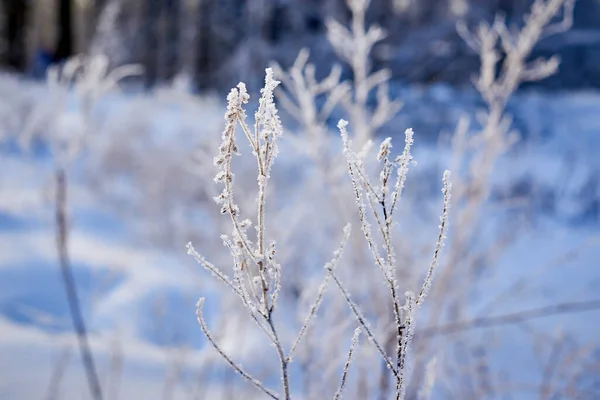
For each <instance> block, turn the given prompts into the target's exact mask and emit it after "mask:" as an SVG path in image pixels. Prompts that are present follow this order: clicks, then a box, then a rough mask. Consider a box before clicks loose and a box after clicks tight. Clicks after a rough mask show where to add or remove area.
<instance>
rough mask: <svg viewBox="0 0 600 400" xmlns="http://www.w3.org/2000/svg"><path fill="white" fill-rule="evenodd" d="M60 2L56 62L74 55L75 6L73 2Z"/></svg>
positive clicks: (69, 0)
mask: <svg viewBox="0 0 600 400" xmlns="http://www.w3.org/2000/svg"><path fill="white" fill-rule="evenodd" d="M57 1H58V4H57V5H58V14H57V16H58V20H57V23H58V26H57V28H58V29H57V31H58V43H57V44H56V50H55V51H54V62H60V61H63V60H65V59H67V58H69V57H70V56H72V55H73V18H72V13H73V4H72V0H57Z"/></svg>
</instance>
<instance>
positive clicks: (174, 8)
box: [163, 0, 181, 80]
mask: <svg viewBox="0 0 600 400" xmlns="http://www.w3.org/2000/svg"><path fill="white" fill-rule="evenodd" d="M180 7H181V3H180V1H179V0H167V9H166V19H167V26H166V32H165V38H166V40H165V41H166V45H167V46H166V54H165V59H164V61H163V62H164V63H165V78H166V79H169V80H170V79H173V77H174V76H175V75H176V74H177V73H178V72H179V70H180V68H181V63H180V61H181V60H180V59H179V51H178V49H179V42H180V36H179V35H180V32H181V30H180V27H179V24H180V20H179V15H180V11H179V9H180Z"/></svg>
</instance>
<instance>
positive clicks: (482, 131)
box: [416, 0, 575, 381]
mask: <svg viewBox="0 0 600 400" xmlns="http://www.w3.org/2000/svg"><path fill="white" fill-rule="evenodd" d="M574 2H575V1H574V0H536V1H535V2H533V4H532V6H531V11H530V13H529V14H528V15H527V16H526V17H525V19H524V21H523V23H522V26H507V25H506V22H505V20H504V18H502V17H500V16H497V17H496V18H495V20H494V21H493V23H492V24H489V23H486V22H482V23H480V24H479V26H478V27H477V29H476V30H475V32H474V33H472V32H470V31H469V30H468V29H467V27H466V25H465V24H464V23H462V22H461V23H459V24H458V25H457V30H458V32H459V34H460V35H461V36H462V38H463V39H464V40H465V42H466V43H467V45H468V46H469V47H470V48H471V49H472V50H473V51H475V52H476V53H477V54H478V55H479V59H480V70H479V74H478V76H476V77H474V79H473V81H474V85H475V88H476V89H477V91H478V92H479V93H480V95H481V97H482V99H483V101H484V103H485V108H484V109H483V110H480V111H479V112H478V114H477V122H478V125H479V126H476V124H471V123H470V122H469V120H468V119H467V118H466V117H463V118H462V119H461V120H460V122H459V124H458V125H457V128H456V131H455V133H454V135H453V137H452V140H451V146H452V159H451V162H450V165H451V169H452V170H453V171H455V173H454V178H453V185H454V193H453V196H454V204H456V207H455V209H454V211H453V218H454V221H455V226H456V227H457V228H456V230H455V234H454V235H453V236H452V238H451V240H450V242H449V246H448V247H449V249H448V253H449V256H448V265H449V266H450V267H449V268H447V269H445V270H444V271H443V273H442V276H441V278H440V285H438V286H436V289H435V290H434V291H433V293H432V302H434V303H435V304H436V305H437V304H439V305H443V306H440V307H435V308H434V309H432V312H431V313H430V315H429V321H428V324H429V326H437V325H440V324H442V323H443V321H444V317H445V312H446V311H447V310H454V313H455V315H454V318H455V319H456V318H458V319H461V318H463V319H464V318H466V316H463V315H462V313H463V312H464V310H465V307H464V304H465V297H466V296H467V294H468V293H470V292H468V291H456V290H455V291H452V290H450V288H452V287H468V288H473V289H474V288H476V284H475V282H474V281H473V279H476V276H477V275H478V274H477V273H476V269H477V268H478V266H481V265H491V261H492V260H493V259H494V257H498V256H499V255H500V254H501V253H502V250H503V249H504V248H505V247H506V244H507V242H508V241H509V240H510V238H503V237H501V236H500V235H498V234H494V235H495V237H493V238H492V239H490V238H489V237H487V238H486V239H487V240H488V242H487V243H485V240H486V239H482V236H483V235H482V234H481V233H482V232H483V231H486V230H487V231H489V230H490V229H492V228H491V227H490V225H491V224H490V223H489V222H490V221H489V218H488V217H487V216H485V215H487V214H486V206H487V201H488V199H489V197H490V194H491V191H492V173H493V171H494V166H495V164H496V162H497V161H498V160H499V159H500V157H502V156H503V155H504V154H506V153H507V151H509V150H510V149H511V148H512V146H513V145H514V144H515V143H516V141H517V138H518V137H517V134H516V133H515V132H514V131H513V130H512V126H511V125H512V120H511V117H510V115H508V114H507V112H506V106H507V103H508V100H509V98H510V97H511V96H512V95H513V94H514V93H515V91H516V90H517V88H518V87H519V85H521V84H522V83H524V82H529V81H537V80H540V79H544V78H546V77H548V76H551V75H552V74H554V73H555V72H556V71H557V69H558V65H559V59H558V57H556V56H553V57H550V58H548V59H544V58H539V59H536V60H534V61H530V60H529V58H530V55H531V52H532V50H533V48H534V46H535V45H536V43H537V42H539V41H540V40H541V39H543V38H545V37H548V36H550V35H554V34H557V33H560V32H563V31H565V30H568V29H569V28H570V26H571V24H572V13H573V6H574ZM560 14H562V16H561V17H562V19H561V21H560V22H553V20H554V18H555V17H556V16H557V15H560ZM486 225H487V226H486ZM488 236H489V235H488ZM510 236H511V237H514V236H515V235H514V232H511V233H510ZM489 304H497V302H496V301H494V300H492V301H491V303H489ZM485 309H486V312H489V311H491V309H489V308H487V307H486V308H485ZM459 313H460V314H459ZM420 346H421V349H420V350H424V346H426V344H425V343H421V345H420ZM417 353H418V354H421V355H422V358H421V359H420V360H418V361H417V364H419V367H418V368H416V370H417V371H418V375H420V376H419V377H417V379H416V380H417V381H424V380H425V378H424V377H423V375H424V374H425V368H424V365H425V363H426V362H427V355H426V352H424V351H418V352H417Z"/></svg>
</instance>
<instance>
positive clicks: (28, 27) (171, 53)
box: [0, 0, 600, 89]
mask: <svg viewBox="0 0 600 400" xmlns="http://www.w3.org/2000/svg"><path fill="white" fill-rule="evenodd" d="M371 3H372V5H371V7H370V11H369V16H368V19H369V21H370V22H371V23H378V24H379V25H381V26H383V27H384V28H385V29H386V30H387V31H388V33H389V36H388V38H387V39H386V40H385V41H384V42H383V43H382V44H381V45H380V46H379V47H378V48H377V49H376V51H375V54H373V59H374V60H375V62H376V63H378V66H386V67H389V68H391V70H392V72H393V75H394V78H395V79H397V80H400V81H405V82H419V83H430V82H437V81H444V82H448V83H450V84H455V85H462V84H468V83H469V82H470V78H471V76H472V74H473V73H474V71H475V69H476V68H477V59H476V57H475V56H474V55H473V54H472V53H471V52H470V50H469V49H468V48H467V47H466V46H465V45H464V44H463V43H462V40H461V39H460V38H459V37H458V35H457V34H456V29H455V24H456V22H457V21H458V20H460V19H464V20H466V21H467V23H468V24H469V25H471V26H473V25H475V24H476V23H478V22H479V21H482V20H487V21H490V20H491V19H492V18H493V16H494V15H495V14H496V13H498V12H501V13H503V14H504V15H505V16H506V17H507V19H509V20H510V21H513V22H515V23H519V21H521V20H522V17H523V15H524V13H525V11H526V10H527V9H528V7H529V4H530V1H527V0H372V2H371ZM349 16H350V13H349V11H348V9H347V7H346V5H345V1H344V0H29V1H27V0H19V1H17V0H0V65H1V66H2V67H3V68H5V69H6V68H8V69H12V70H16V71H20V72H24V73H27V74H29V75H30V76H34V77H41V76H43V72H44V70H45V68H46V67H47V66H48V65H49V64H51V63H55V62H60V61H61V60H64V59H65V58H66V57H69V56H70V55H73V54H77V53H82V52H91V53H98V52H102V53H104V54H106V55H108V56H109V58H110V60H111V61H112V62H113V63H114V64H115V65H118V64H124V63H138V64H142V65H143V66H144V68H145V71H146V73H145V75H144V84H145V85H146V86H153V85H154V84H156V83H160V82H166V81H170V80H172V79H173V78H174V77H175V76H177V75H178V74H181V73H185V75H186V76H187V77H189V78H190V79H191V81H192V82H193V83H194V84H195V86H196V87H198V88H200V89H205V88H222V87H228V86H231V84H234V83H236V82H237V81H239V80H245V81H247V82H250V83H251V84H252V83H253V84H254V85H255V87H259V86H260V79H261V77H262V76H263V74H262V71H263V69H264V68H265V66H267V64H268V62H269V61H270V60H277V61H278V62H280V63H281V64H283V65H284V66H285V65H289V64H290V63H292V62H293V60H294V58H295V56H296V54H297V52H298V50H299V49H300V48H302V47H308V48H310V49H311V59H312V60H313V62H314V63H315V64H316V65H317V72H318V73H326V72H327V71H328V70H329V68H330V65H331V64H332V63H333V62H336V58H335V55H334V54H333V50H332V49H331V47H330V46H329V44H328V43H327V40H326V39H325V32H326V21H327V20H328V19H329V18H334V19H337V20H340V21H342V22H347V21H348V19H349ZM599 21H600V2H599V1H597V0H578V2H577V5H576V8H575V26H574V28H573V29H572V30H571V31H570V32H569V33H567V34H564V35H562V36H559V37H554V38H552V39H548V40H546V41H545V42H542V43H540V46H539V47H538V49H537V50H536V54H535V56H539V55H547V54H554V53H558V54H560V55H561V56H562V59H563V64H562V67H561V72H560V73H559V74H558V75H557V76H555V77H553V78H551V79H550V80H547V81H545V82H542V85H544V86H546V87H551V88H576V87H600V22H599Z"/></svg>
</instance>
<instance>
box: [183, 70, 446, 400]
mask: <svg viewBox="0 0 600 400" xmlns="http://www.w3.org/2000/svg"><path fill="white" fill-rule="evenodd" d="M278 84H279V82H278V81H276V80H275V79H274V78H273V71H272V70H271V69H270V68H269V69H267V70H266V78H265V86H264V88H263V89H262V90H261V97H260V100H259V107H258V110H257V111H256V114H255V122H254V127H253V129H251V128H250V126H249V125H248V124H247V122H246V114H245V110H244V104H246V103H247V102H248V100H249V95H248V93H247V91H246V86H245V85H244V84H243V83H240V84H238V86H237V88H235V89H232V90H231V92H230V93H229V95H228V96H227V102H228V106H227V113H226V114H225V120H226V125H225V129H224V131H223V134H222V142H221V145H220V146H219V153H218V155H217V156H216V157H215V159H214V163H215V165H216V166H217V167H218V169H219V172H218V173H217V175H216V176H215V182H217V183H219V184H222V185H223V190H222V192H221V193H220V194H219V195H218V196H217V197H215V201H216V202H217V204H219V205H220V206H221V214H225V215H229V217H230V220H231V224H232V226H233V231H232V233H231V235H222V240H223V243H224V245H225V246H226V247H227V248H228V250H229V252H230V254H231V257H232V259H233V278H230V277H229V276H228V275H227V274H225V273H224V272H223V271H222V269H220V268H217V267H216V266H215V265H213V264H212V263H210V262H209V261H207V260H206V258H204V257H203V256H201V255H200V254H199V253H198V252H196V250H195V249H194V247H193V246H192V244H191V243H189V244H188V253H189V254H190V255H192V256H194V257H195V259H196V260H197V261H198V263H199V264H201V265H202V266H203V267H204V268H205V269H206V270H207V271H209V272H210V273H211V274H212V275H213V276H215V277H216V278H217V279H218V280H220V281H221V282H222V283H224V284H225V285H226V286H227V287H229V289H231V291H232V292H233V293H234V294H235V295H236V296H237V297H238V298H239V300H240V301H241V302H242V304H243V305H244V307H245V309H246V312H247V314H248V315H249V316H250V317H251V318H252V320H253V321H254V323H255V324H256V325H257V326H258V327H259V328H260V330H261V331H262V332H263V333H264V335H265V336H266V338H267V339H268V340H269V341H270V342H271V344H272V345H273V346H274V348H275V351H276V353H277V358H278V360H279V366H280V375H281V382H282V390H283V398H285V399H289V398H290V397H291V390H290V378H289V364H290V363H291V361H292V356H293V354H294V352H295V350H296V349H297V348H298V345H299V344H300V342H301V341H302V339H303V338H304V336H305V335H306V333H307V331H308V328H309V325H310V324H311V322H312V320H313V319H314V318H315V315H316V313H317V310H318V308H319V306H320V304H321V302H322V300H323V296H324V293H325V290H326V288H327V285H328V283H329V281H330V280H333V282H334V283H335V285H336V286H337V287H338V288H339V289H340V291H341V294H342V297H343V298H344V300H345V301H346V302H347V304H348V305H349V307H350V310H351V311H352V313H353V314H354V315H355V317H356V320H357V322H358V324H359V326H360V328H362V330H363V331H364V332H365V333H366V335H367V336H368V338H369V340H370V341H371V342H372V343H373V344H374V345H375V347H376V349H377V351H378V352H379V353H380V355H381V357H382V358H383V360H384V361H385V363H386V364H387V366H388V368H389V370H390V372H391V373H392V374H393V375H394V377H395V379H396V397H395V398H396V399H403V398H404V395H405V392H406V384H405V371H406V355H407V353H408V349H409V345H410V341H411V338H412V335H413V332H414V325H415V324H414V318H415V315H414V312H415V311H416V309H417V308H418V307H419V306H420V305H421V303H422V302H423V300H424V298H425V296H426V295H427V292H428V290H429V287H430V285H431V281H432V277H433V273H434V271H435V268H436V267H437V264H438V262H439V255H440V251H441V249H442V247H443V243H444V240H445V237H446V228H447V223H448V210H449V206H450V187H451V185H450V182H449V172H448V171H446V172H445V173H444V181H443V182H444V185H443V190H442V191H443V194H444V202H443V211H442V217H441V223H440V227H439V234H438V238H437V241H436V244H435V250H434V255H433V258H432V261H431V263H430V266H429V269H428V272H427V274H426V277H425V280H424V282H423V284H422V286H421V289H420V290H419V291H418V293H417V294H416V295H415V294H414V293H413V292H410V291H407V292H406V293H405V298H406V300H405V303H404V305H401V304H400V295H399V287H398V284H397V281H396V275H397V271H396V270H397V261H396V256H395V251H394V247H393V244H392V239H391V236H392V227H393V224H394V213H395V211H396V210H397V208H398V202H399V200H400V197H401V194H402V189H403V188H404V183H405V180H406V174H407V172H408V166H409V164H410V163H411V162H412V161H413V160H412V156H411V154H410V148H411V146H412V143H413V133H412V130H410V129H409V130H407V131H406V144H405V148H404V151H403V153H402V154H401V155H399V156H397V157H395V158H391V156H390V149H391V139H390V138H387V139H386V140H384V141H383V143H382V144H381V146H380V149H379V154H378V155H377V160H378V161H379V162H381V163H382V164H383V165H382V169H381V172H380V174H379V185H377V186H375V185H373V184H372V183H371V182H370V180H369V178H368V173H367V171H366V170H365V168H364V164H363V162H362V160H361V158H360V157H358V156H357V154H356V153H355V152H354V151H353V150H352V143H351V141H350V139H349V138H348V133H347V130H346V126H347V124H348V123H347V122H346V121H343V120H341V121H340V122H339V124H338V126H339V129H340V132H341V136H342V142H343V148H344V155H345V157H346V161H347V168H348V172H349V175H350V179H351V182H352V187H353V192H354V196H355V200H356V203H357V206H358V217H359V220H360V224H361V228H362V232H363V234H364V236H365V239H366V241H367V244H368V247H369V249H370V251H371V254H372V256H373V261H374V263H375V265H376V266H377V267H378V268H379V269H380V270H381V272H382V273H383V277H384V280H385V282H386V285H387V287H388V289H389V292H390V300H391V303H392V309H393V313H394V321H395V325H396V332H397V336H396V353H395V355H394V356H393V357H390V356H389V355H388V354H386V351H385V348H384V346H382V345H381V344H380V343H379V340H378V339H377V337H376V335H375V334H374V332H373V330H372V328H371V327H370V324H369V322H367V320H366V317H365V316H364V315H363V314H362V312H361V311H360V310H359V308H358V305H357V304H356V303H355V302H354V301H352V300H351V299H350V294H349V291H348V289H347V288H346V287H345V286H344V285H343V284H342V282H341V280H340V278H339V277H338V276H337V275H336V273H335V267H336V265H337V263H338V261H339V259H340V257H341V253H342V251H343V249H344V247H345V245H346V243H347V242H348V239H349V236H350V226H349V225H346V227H345V228H344V238H343V240H342V243H341V245H340V247H339V248H338V249H337V250H336V251H335V253H334V256H333V259H332V260H331V261H330V262H328V263H327V264H326V265H325V270H326V275H325V278H324V280H323V283H322V284H321V286H320V288H319V290H318V293H317V296H316V299H315V300H314V302H313V303H312V306H311V307H310V310H309V312H308V316H307V317H306V319H305V320H304V323H303V324H302V327H301V328H300V330H299V333H298V334H297V336H296V339H295V340H294V341H293V343H292V345H291V347H290V350H289V351H288V352H286V351H285V350H284V343H283V341H282V339H281V337H280V335H279V334H278V330H277V329H276V325H275V321H274V318H273V315H274V311H275V309H276V307H277V304H278V301H277V300H278V294H279V292H280V290H281V276H282V266H281V265H280V264H279V262H278V260H277V252H276V244H275V242H274V241H272V242H270V244H269V245H266V243H265V241H266V226H265V212H266V200H265V198H266V193H267V188H268V183H269V179H270V176H271V175H270V171H271V167H272V165H273V162H274V159H275V157H276V156H277V153H278V144H277V142H278V139H279V137H280V136H281V134H282V126H281V123H280V120H279V117H278V115H277V108H276V107H275V104H274V101H273V91H274V90H275V88H276V87H277V85H278ZM238 125H239V126H240V128H241V130H242V132H243V133H244V136H245V137H246V139H247V141H248V143H249V145H250V148H251V149H252V154H253V156H254V158H255V159H256V163H257V170H258V177H257V183H258V190H257V191H258V197H257V201H256V222H255V225H256V238H255V239H254V240H253V239H251V238H250V235H249V234H248V229H249V228H250V227H251V226H252V225H253V224H254V222H253V221H251V220H250V219H243V218H242V215H241V209H240V207H239V206H238V205H237V203H236V199H235V196H234V191H233V186H234V182H235V181H234V174H233V172H232V160H233V157H234V156H236V155H239V147H238V144H237V140H236V135H235V131H236V127H237V126H238ZM394 172H395V173H396V177H395V183H393V185H392V181H394V178H393V174H394ZM390 186H391V190H390ZM365 197H366V198H367V200H368V204H369V208H367V206H366V205H365V202H364V199H365ZM369 211H370V212H371V213H372V217H373V218H374V219H375V220H376V221H377V226H378V232H379V234H380V236H381V240H382V241H383V243H384V250H385V254H384V256H382V255H381V254H380V251H379V249H378V248H379V246H378V244H377V242H376V239H375V237H374V236H373V234H372V232H371V227H370V223H369V221H368V218H369V216H368V215H367V214H368V213H369ZM204 301H205V300H204V299H203V298H201V299H200V300H199V301H198V307H197V317H198V322H199V324H200V326H201V328H202V331H203V333H204V334H205V336H206V337H207V339H208V341H209V342H210V344H211V345H212V346H213V347H214V348H215V349H216V350H217V351H218V353H219V354H220V355H221V356H222V357H223V358H224V359H225V360H226V361H227V363H228V364H229V365H230V366H231V367H232V368H233V369H234V370H235V371H236V372H238V373H239V374H240V375H242V376H243V377H244V378H245V379H246V380H248V381H249V382H250V383H252V384H253V385H254V386H255V387H256V388H258V389H259V390H261V391H262V392H263V393H265V394H266V395H268V396H269V397H271V398H275V399H279V398H280V395H279V394H278V393H276V392H275V391H274V390H272V389H269V388H268V387H267V386H266V385H265V384H263V383H262V382H260V381H259V380H258V379H257V378H255V377H254V376H253V375H251V374H250V373H249V372H247V371H246V370H245V369H244V368H243V367H242V366H241V365H240V364H239V363H237V362H236V361H234V360H233V358H232V357H231V356H230V355H228V354H226V352H225V351H224V350H223V348H222V346H220V345H219V344H218V343H217V341H216V340H215V338H214V337H213V336H212V334H211V333H210V331H209V330H208V326H207V322H206V320H205V318H204V314H203V305H204ZM359 332H360V329H357V330H356V331H355V335H354V337H353V339H352V345H351V347H350V350H349V354H348V357H347V360H346V363H345V366H344V368H343V373H342V379H341V382H340V384H339V387H338V389H337V390H336V392H335V395H334V398H336V399H337V398H339V397H340V396H341V393H342V390H343V389H344V386H345V383H346V380H347V373H348V369H349V366H350V363H351V360H352V355H353V353H354V351H355V347H356V343H357V340H358V334H359Z"/></svg>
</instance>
